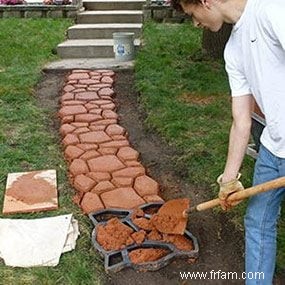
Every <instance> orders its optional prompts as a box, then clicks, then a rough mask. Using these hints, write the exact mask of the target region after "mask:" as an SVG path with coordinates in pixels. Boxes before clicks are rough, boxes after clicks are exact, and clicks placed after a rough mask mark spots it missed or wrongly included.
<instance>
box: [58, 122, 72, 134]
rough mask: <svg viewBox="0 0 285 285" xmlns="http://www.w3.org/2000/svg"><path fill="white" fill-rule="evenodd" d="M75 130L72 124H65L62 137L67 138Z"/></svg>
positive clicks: (61, 129) (61, 128)
mask: <svg viewBox="0 0 285 285" xmlns="http://www.w3.org/2000/svg"><path fill="white" fill-rule="evenodd" d="M74 130H75V127H74V126H72V125H71V124H63V125H61V127H60V129H59V132H60V134H61V135H62V136H66V135H67V134H69V133H72V132H73V131H74Z"/></svg>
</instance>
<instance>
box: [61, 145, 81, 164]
mask: <svg viewBox="0 0 285 285" xmlns="http://www.w3.org/2000/svg"><path fill="white" fill-rule="evenodd" d="M83 153H84V150H82V149H80V148H78V147H76V146H74V145H69V146H68V147H67V148H66V149H65V151H64V154H65V157H66V159H67V160H68V161H72V160H73V159H75V158H78V157H80V156H81V155H82V154H83Z"/></svg>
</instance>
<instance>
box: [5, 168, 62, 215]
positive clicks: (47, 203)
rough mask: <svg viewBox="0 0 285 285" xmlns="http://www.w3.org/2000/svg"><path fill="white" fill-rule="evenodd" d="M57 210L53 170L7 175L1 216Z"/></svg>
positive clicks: (54, 172) (54, 173)
mask: <svg viewBox="0 0 285 285" xmlns="http://www.w3.org/2000/svg"><path fill="white" fill-rule="evenodd" d="M57 208H58V198H57V184H56V171H55V170H53V169H51V170H42V171H32V172H18V173H9V174H8V177H7V183H6V191H5V196H4V203H3V214H13V213H26V212H38V211H48V210H55V209H57Z"/></svg>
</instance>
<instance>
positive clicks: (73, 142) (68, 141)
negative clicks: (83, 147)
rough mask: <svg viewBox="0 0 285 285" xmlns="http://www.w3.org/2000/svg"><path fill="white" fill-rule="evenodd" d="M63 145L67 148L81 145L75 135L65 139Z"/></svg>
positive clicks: (68, 135)
mask: <svg viewBox="0 0 285 285" xmlns="http://www.w3.org/2000/svg"><path fill="white" fill-rule="evenodd" d="M62 143H63V144H64V145H65V146H67V145H76V144H78V143H79V139H78V137H77V136H76V135H73V134H67V135H66V136H65V138H64V139H63V141H62Z"/></svg>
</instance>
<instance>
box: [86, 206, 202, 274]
mask: <svg viewBox="0 0 285 285" xmlns="http://www.w3.org/2000/svg"><path fill="white" fill-rule="evenodd" d="M162 205H163V203H162V202H155V203H148V204H144V205H141V206H140V207H139V208H140V209H142V210H143V211H144V213H145V214H144V217H145V218H147V219H150V218H151V216H152V214H154V213H156V212H157V211H158V209H159V208H160V207H161V206H162ZM132 213H133V210H124V209H114V208H109V209H105V210H100V211H96V212H93V213H90V214H89V218H90V219H91V221H92V223H93V224H94V226H95V228H94V229H93V231H92V237H91V238H92V243H93V246H94V247H95V248H96V249H97V250H98V251H99V253H100V255H101V256H102V257H104V259H105V271H106V272H118V271H120V270H122V269H124V268H127V267H131V268H133V269H135V270H137V271H156V270H159V269H160V268H162V267H164V266H166V265H168V264H169V263H170V262H171V261H172V260H173V259H174V258H176V257H184V258H193V259H196V258H197V257H198V254H199V245H198V241H197V239H196V237H194V236H193V235H192V234H191V233H190V232H189V231H188V230H185V232H184V237H185V238H187V239H188V240H191V241H192V243H193V249H192V250H180V249H178V248H177V247H176V246H175V245H174V244H172V243H168V242H164V241H154V240H147V239H145V240H144V241H143V242H142V243H141V244H132V245H129V246H127V247H125V248H124V249H121V250H111V251H106V250H105V249H104V248H103V247H102V246H101V245H100V244H99V243H98V242H97V240H96V236H97V228H98V225H105V224H106V223H107V222H108V220H110V219H111V218H114V217H116V218H118V219H119V220H120V221H121V222H122V223H123V224H125V225H127V226H129V227H130V228H132V229H133V230H134V231H136V232H137V231H139V230H140V229H139V228H138V227H137V226H136V225H135V224H134V223H133V222H132V219H131V217H132ZM144 248H153V249H164V250H166V252H167V254H166V255H164V256H163V257H161V258H160V259H158V260H156V261H151V262H144V263H140V264H135V263H133V262H132V261H131V260H130V257H129V254H130V252H132V251H133V250H136V249H144Z"/></svg>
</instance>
